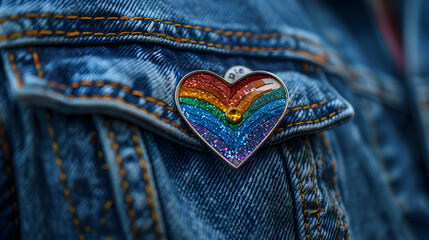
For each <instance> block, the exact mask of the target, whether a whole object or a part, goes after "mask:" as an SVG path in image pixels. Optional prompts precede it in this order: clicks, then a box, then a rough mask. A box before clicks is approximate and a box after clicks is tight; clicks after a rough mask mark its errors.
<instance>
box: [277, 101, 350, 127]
mask: <svg viewBox="0 0 429 240" xmlns="http://www.w3.org/2000/svg"><path fill="white" fill-rule="evenodd" d="M346 108H347V105H346V106H345V107H343V108H341V109H339V110H337V111H335V112H332V113H330V114H329V115H328V116H326V117H322V118H319V119H315V120H310V121H305V122H296V123H291V124H289V125H287V126H286V127H284V128H279V129H277V130H276V132H279V131H282V130H285V129H287V128H290V127H293V126H298V125H301V124H311V123H317V122H320V121H324V120H326V119H328V118H332V117H333V116H335V115H337V114H339V113H341V112H342V111H344V109H346Z"/></svg>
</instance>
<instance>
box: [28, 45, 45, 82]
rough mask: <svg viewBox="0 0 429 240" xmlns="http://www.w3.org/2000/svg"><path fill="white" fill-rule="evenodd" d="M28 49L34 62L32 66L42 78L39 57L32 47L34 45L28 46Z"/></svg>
mask: <svg viewBox="0 0 429 240" xmlns="http://www.w3.org/2000/svg"><path fill="white" fill-rule="evenodd" d="M28 51H29V52H30V53H31V55H32V56H33V62H34V67H35V68H36V70H37V76H39V77H41V78H43V75H44V74H43V69H42V65H41V64H40V58H39V54H37V52H36V50H35V49H34V47H32V46H31V47H28Z"/></svg>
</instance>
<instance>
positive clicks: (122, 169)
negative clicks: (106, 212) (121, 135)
mask: <svg viewBox="0 0 429 240" xmlns="http://www.w3.org/2000/svg"><path fill="white" fill-rule="evenodd" d="M104 124H105V126H106V128H107V129H108V135H109V138H110V139H111V140H112V149H113V150H114V151H115V160H116V162H117V164H118V166H119V175H120V176H121V179H122V181H121V187H122V190H123V191H124V199H125V202H126V204H127V206H128V212H127V213H128V217H129V218H130V222H131V231H132V232H133V234H134V239H140V238H139V237H138V235H139V231H140V227H139V226H138V225H137V224H136V211H135V210H134V209H133V202H134V200H133V197H132V196H131V193H130V184H129V182H128V180H127V170H126V169H125V166H124V159H123V157H122V156H121V154H120V152H119V144H118V143H117V141H116V134H115V133H114V132H113V130H111V128H110V121H109V120H106V121H105V123H104Z"/></svg>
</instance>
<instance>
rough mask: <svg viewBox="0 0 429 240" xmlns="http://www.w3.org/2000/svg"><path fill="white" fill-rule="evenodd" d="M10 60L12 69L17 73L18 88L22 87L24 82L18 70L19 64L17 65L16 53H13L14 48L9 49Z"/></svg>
mask: <svg viewBox="0 0 429 240" xmlns="http://www.w3.org/2000/svg"><path fill="white" fill-rule="evenodd" d="M9 61H10V64H11V68H12V71H13V73H14V74H15V77H16V80H17V86H18V88H22V87H23V86H24V82H23V81H22V75H21V73H20V72H19V70H18V65H16V62H15V54H14V53H13V51H12V50H10V51H9Z"/></svg>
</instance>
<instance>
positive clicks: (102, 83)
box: [49, 80, 176, 112]
mask: <svg viewBox="0 0 429 240" xmlns="http://www.w3.org/2000/svg"><path fill="white" fill-rule="evenodd" d="M49 84H50V85H51V86H52V87H58V88H59V89H61V90H66V89H67V88H68V86H67V85H65V84H62V83H56V82H54V81H49ZM80 86H95V87H104V86H110V87H112V88H114V89H117V90H121V91H124V92H126V93H128V94H131V95H133V96H135V97H140V98H143V99H145V100H146V101H148V102H151V103H155V104H157V105H159V106H161V107H163V108H165V109H167V110H170V111H172V112H176V109H174V108H172V107H169V106H168V105H167V103H165V102H163V101H161V100H159V99H156V98H154V97H150V96H146V95H145V94H144V93H143V92H141V91H139V90H135V89H132V88H130V87H128V86H125V85H121V84H119V83H116V82H108V83H106V82H105V81H90V80H81V81H80V82H73V83H70V86H69V87H70V88H72V89H74V88H78V87H80Z"/></svg>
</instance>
